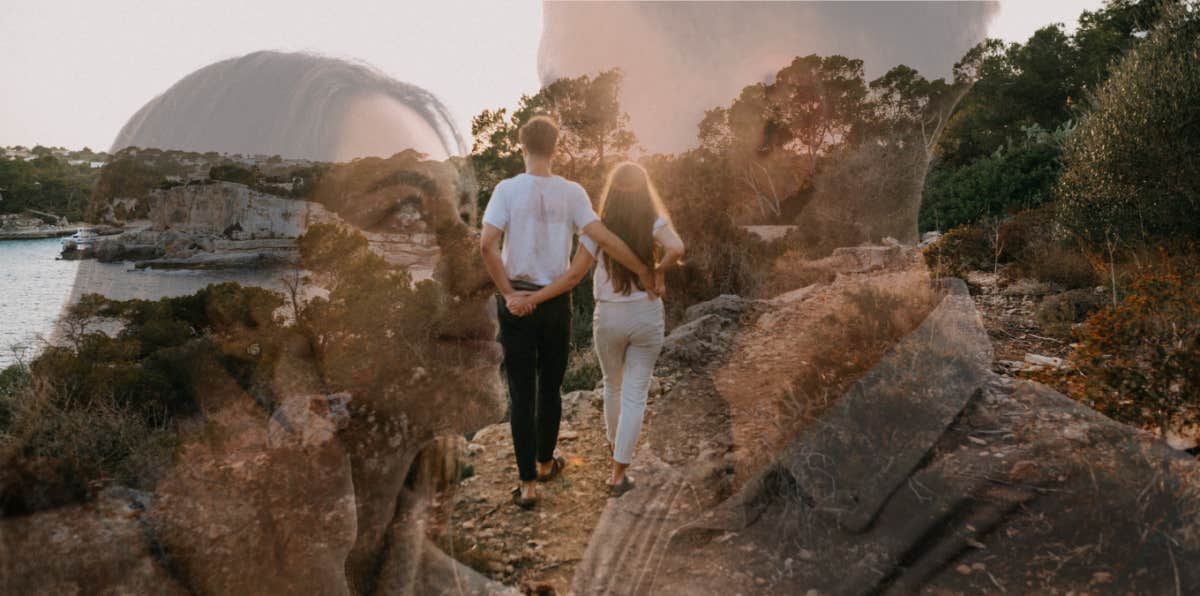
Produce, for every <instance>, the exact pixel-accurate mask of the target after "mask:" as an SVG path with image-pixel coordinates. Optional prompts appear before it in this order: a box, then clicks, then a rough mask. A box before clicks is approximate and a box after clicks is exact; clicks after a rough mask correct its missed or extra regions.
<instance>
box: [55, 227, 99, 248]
mask: <svg viewBox="0 0 1200 596" xmlns="http://www.w3.org/2000/svg"><path fill="white" fill-rule="evenodd" d="M96 238H97V235H96V232H95V230H91V229H89V228H79V229H77V230H75V233H74V234H72V235H70V236H67V237H66V238H63V239H62V244H63V246H64V247H66V246H68V245H74V246H75V248H76V249H79V250H82V249H84V248H89V247H91V246H92V244H93V243H95V242H96Z"/></svg>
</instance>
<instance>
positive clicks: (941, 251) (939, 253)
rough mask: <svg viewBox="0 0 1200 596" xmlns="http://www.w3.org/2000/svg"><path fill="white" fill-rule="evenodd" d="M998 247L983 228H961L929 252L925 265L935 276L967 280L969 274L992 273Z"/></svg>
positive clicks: (932, 246) (930, 247) (946, 235)
mask: <svg viewBox="0 0 1200 596" xmlns="http://www.w3.org/2000/svg"><path fill="white" fill-rule="evenodd" d="M994 247H995V243H994V242H993V240H992V238H991V237H989V235H988V233H987V231H986V230H984V229H983V228H981V227H979V226H973V225H971V226H959V227H957V228H954V229H953V230H950V231H949V232H946V233H945V234H943V235H942V237H941V238H938V240H937V242H935V243H933V244H932V245H930V246H929V247H928V248H926V249H925V264H926V265H927V266H928V267H929V269H930V271H932V272H933V274H934V275H935V276H939V277H963V276H965V275H966V274H967V272H968V271H979V270H991V269H992V268H993V267H994V266H995V263H996V252H995V248H994Z"/></svg>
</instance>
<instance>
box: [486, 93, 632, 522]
mask: <svg viewBox="0 0 1200 596" xmlns="http://www.w3.org/2000/svg"><path fill="white" fill-rule="evenodd" d="M519 137H520V142H521V149H522V154H523V156H524V158H525V173H523V174H519V175H517V176H514V177H512V178H509V179H507V180H504V181H503V182H501V183H500V184H498V185H496V189H495V191H493V192H492V198H491V201H490V202H489V203H488V206H487V209H486V210H485V211H484V214H483V235H482V237H481V238H480V250H481V252H482V254H483V262H484V265H485V266H486V267H487V271H488V274H490V275H491V277H492V281H493V282H495V284H496V288H497V289H498V290H499V291H500V296H499V297H498V300H497V303H498V304H497V307H498V311H499V319H500V344H501V345H502V346H503V348H504V368H505V371H506V372H507V377H508V394H509V403H510V412H511V414H510V420H511V424H512V438H513V450H514V451H515V452H516V457H517V470H518V473H519V475H520V479H521V484H520V486H519V487H518V488H516V489H514V490H513V502H514V503H516V504H517V505H518V506H520V507H522V508H525V509H528V508H531V507H533V505H534V504H535V503H536V502H537V496H536V489H535V487H536V481H539V480H540V481H543V482H544V481H547V480H551V479H553V478H555V477H556V476H558V474H559V473H560V472H561V471H562V467H563V460H562V459H561V458H555V457H554V447H555V444H556V443H557V441H558V425H559V419H560V417H561V413H562V402H561V399H562V398H561V396H560V395H559V389H560V388H561V386H562V380H563V375H564V374H565V373H566V370H567V355H568V351H569V345H570V334H571V297H570V294H569V293H567V294H562V295H560V296H558V297H557V298H554V299H552V300H549V301H547V302H544V303H542V304H541V305H540V306H539V307H538V308H537V310H536V312H535V311H534V310H533V308H532V307H531V306H529V305H527V304H526V303H524V302H523V301H522V298H523V297H524V296H526V295H528V293H529V292H531V291H536V290H537V289H539V288H540V287H542V286H545V285H547V284H549V283H550V282H552V281H554V279H555V278H557V277H558V276H560V275H562V274H563V273H564V272H566V270H567V266H568V264H569V261H570V259H571V247H572V245H573V243H574V235H575V234H578V233H582V234H585V235H587V236H588V237H589V238H591V239H592V240H593V241H595V242H596V243H597V244H598V245H600V247H601V248H603V249H604V250H605V251H606V252H607V253H608V254H609V255H612V257H613V258H615V259H616V260H617V261H619V262H620V263H621V264H623V265H625V266H626V267H628V268H629V269H630V271H633V272H635V273H636V274H637V275H638V277H639V278H640V279H641V282H642V287H646V288H654V287H655V286H654V283H653V282H654V279H653V272H652V271H651V270H650V269H649V268H648V267H647V266H646V265H645V264H644V263H642V262H641V261H640V260H639V259H638V258H637V256H636V255H634V253H633V251H631V250H630V249H629V247H628V246H626V245H625V243H624V242H622V241H621V239H620V238H617V237H616V236H615V235H614V234H613V233H612V232H609V231H608V229H607V228H605V227H604V224H603V223H601V222H600V219H599V217H597V216H596V213H595V211H593V210H592V204H591V202H590V201H589V200H588V196H587V192H586V191H584V190H583V187H581V186H580V185H579V184H577V183H575V182H572V181H569V180H566V179H564V178H562V177H560V176H555V175H553V174H552V173H551V171H550V163H551V159H552V158H553V156H554V149H555V146H556V144H557V143H558V125H557V124H556V123H555V122H554V120H552V119H550V118H549V117H547V116H535V117H534V118H532V119H530V120H529V122H528V123H526V124H525V125H524V126H522V127H521V130H520V131H519ZM501 236H503V237H504V249H503V251H501V250H500V248H499V244H500V238H501Z"/></svg>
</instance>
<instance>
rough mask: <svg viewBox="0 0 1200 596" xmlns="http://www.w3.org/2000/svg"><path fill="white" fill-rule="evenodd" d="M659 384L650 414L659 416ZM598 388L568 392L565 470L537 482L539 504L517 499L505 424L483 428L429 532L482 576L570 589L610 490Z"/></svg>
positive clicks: (562, 446) (547, 589)
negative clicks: (467, 470)
mask: <svg viewBox="0 0 1200 596" xmlns="http://www.w3.org/2000/svg"><path fill="white" fill-rule="evenodd" d="M662 387H663V384H662V383H655V389H657V390H656V391H653V392H652V394H651V404H652V405H650V406H649V407H648V408H647V413H646V420H647V423H651V422H652V421H653V419H654V417H655V410H656V408H655V406H654V405H653V404H654V402H655V398H656V397H658V396H660V395H661V393H662V389H661V388H662ZM601 408H602V401H601V397H600V392H599V391H577V392H574V393H571V394H568V395H566V396H564V398H563V422H562V429H561V432H560V435H559V448H558V453H559V455H561V456H562V457H564V458H565V459H566V461H567V468H566V470H565V471H564V473H563V474H562V475H561V476H560V477H559V478H557V479H555V480H553V481H551V482H549V483H547V484H543V485H541V486H540V487H539V496H540V502H539V503H538V505H537V507H536V508H534V509H533V510H532V511H525V510H522V509H520V508H518V507H517V506H516V505H513V504H512V502H511V490H512V489H513V487H514V486H516V483H517V468H516V459H515V457H514V455H513V451H512V439H511V436H510V434H509V428H508V425H507V424H506V423H502V424H495V425H492V426H489V427H486V428H484V429H482V430H480V431H479V432H478V433H476V434H475V436H474V437H472V440H471V442H470V443H468V445H467V455H466V465H468V466H470V467H471V470H472V471H473V474H472V475H470V476H469V477H468V478H466V479H465V480H463V481H462V482H461V483H460V484H459V485H458V486H457V487H456V489H454V490H453V492H452V493H451V494H446V495H442V496H441V502H440V503H438V507H437V511H438V517H439V522H440V523H438V524H435V525H434V528H433V530H432V532H431V537H432V538H433V539H434V540H435V542H436V543H437V544H438V545H439V546H441V547H442V549H443V550H444V551H446V553H448V554H449V555H451V556H452V557H454V558H456V559H458V560H459V561H462V562H464V563H466V564H467V565H468V566H470V567H472V568H474V569H476V570H477V571H480V572H481V573H483V574H484V575H486V576H488V577H490V578H492V579H495V580H498V581H501V582H503V583H505V584H507V585H510V586H517V587H519V588H521V589H522V590H524V591H526V592H530V593H558V594H565V593H568V592H569V591H570V586H571V580H572V578H573V577H574V575H575V570H576V567H577V566H578V564H579V562H580V560H581V559H582V558H583V553H584V551H585V550H586V548H587V545H588V542H589V541H590V540H591V537H592V530H593V528H595V527H596V523H597V521H598V520H599V517H600V513H601V512H602V511H603V510H604V507H605V504H606V502H607V500H608V494H607V492H606V490H605V488H604V481H605V480H606V478H607V475H608V472H609V470H608V467H607V464H608V461H609V460H608V445H607V442H606V441H605V438H604V419H603V411H602V409H601Z"/></svg>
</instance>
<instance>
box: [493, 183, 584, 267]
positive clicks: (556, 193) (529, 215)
mask: <svg viewBox="0 0 1200 596" xmlns="http://www.w3.org/2000/svg"><path fill="white" fill-rule="evenodd" d="M597 219H599V218H598V217H597V216H596V212H595V211H593V210H592V202H591V201H589V200H588V196H587V191H585V190H583V187H582V186H580V185H578V184H576V183H575V182H571V181H570V180H567V179H565V178H563V177H561V176H534V175H532V174H519V175H517V176H514V177H512V178H509V179H507V180H504V181H501V182H500V184H497V185H496V189H495V190H493V191H492V199H491V201H489V202H488V206H487V209H485V210H484V211H483V223H485V224H491V225H493V226H495V227H496V228H499V229H500V230H501V231H503V232H504V248H503V249H502V250H501V251H500V258H501V259H502V260H503V261H504V270H505V271H506V272H507V273H508V278H509V279H511V280H518V281H527V282H530V283H535V284H537V285H539V286H544V285H548V284H549V283H550V282H552V281H554V280H555V279H557V278H558V277H559V276H560V275H562V274H563V273H566V271H567V268H568V267H569V266H570V264H571V243H572V241H573V240H574V237H575V235H576V234H580V233H581V231H582V230H583V227H584V226H586V225H588V224H590V223H592V222H593V221H596V220H597Z"/></svg>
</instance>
